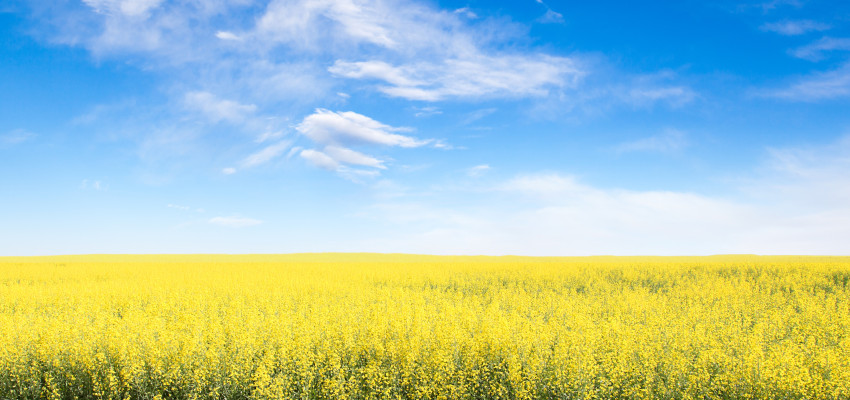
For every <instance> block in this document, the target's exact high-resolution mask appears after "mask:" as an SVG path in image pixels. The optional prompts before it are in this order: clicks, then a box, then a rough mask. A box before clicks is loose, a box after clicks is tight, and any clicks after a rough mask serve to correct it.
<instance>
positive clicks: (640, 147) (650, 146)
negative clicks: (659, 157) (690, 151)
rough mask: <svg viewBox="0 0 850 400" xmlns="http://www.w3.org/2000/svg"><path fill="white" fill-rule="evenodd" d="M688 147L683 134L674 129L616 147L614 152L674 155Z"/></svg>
mask: <svg viewBox="0 0 850 400" xmlns="http://www.w3.org/2000/svg"><path fill="white" fill-rule="evenodd" d="M687 146H688V140H687V137H686V136H685V133H684V132H682V131H679V130H676V129H667V130H665V131H664V132H662V133H660V134H658V135H653V136H649V137H645V138H641V139H638V140H635V141H631V142H625V143H621V144H620V145H618V146H617V147H616V148H615V150H616V151H617V152H618V153H629V152H654V153H675V152H678V151H680V150H682V149H683V148H685V147H687Z"/></svg>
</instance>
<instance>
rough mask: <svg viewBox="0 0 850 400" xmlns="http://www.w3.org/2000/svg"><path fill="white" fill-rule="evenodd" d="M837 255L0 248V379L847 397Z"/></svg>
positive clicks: (380, 393) (5, 387)
mask: <svg viewBox="0 0 850 400" xmlns="http://www.w3.org/2000/svg"><path fill="white" fill-rule="evenodd" d="M848 286H850V257H790V256H788V257H759V256H713V257H567V258H536V257H440V256H415V255H375V254H295V255H242V256H239V255H234V256H226V255H185V256H183V255H174V256H165V255H163V256H57V257H2V258H0V398H3V399H279V398H287V399H289V398H291V399H695V398H700V399H702V398H711V399H715V398H717V399H739V398H741V399H743V398H750V399H804V398H805V399H838V398H844V399H846V398H850V287H848Z"/></svg>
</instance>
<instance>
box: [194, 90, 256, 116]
mask: <svg viewBox="0 0 850 400" xmlns="http://www.w3.org/2000/svg"><path fill="white" fill-rule="evenodd" d="M184 102H185V104H186V107H188V108H189V109H192V110H195V111H199V112H201V113H203V114H204V116H206V117H207V118H209V119H210V120H211V121H213V122H219V121H227V122H232V123H240V122H244V121H245V120H246V119H247V118H248V117H250V116H251V115H252V114H254V113H255V112H256V111H257V106H256V105H254V104H240V103H238V102H235V101H232V100H226V99H221V98H218V97H217V96H215V95H214V94H212V93H209V92H202V91H195V92H189V93H186V95H185V97H184Z"/></svg>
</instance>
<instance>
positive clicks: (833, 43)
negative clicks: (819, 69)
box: [791, 37, 850, 61]
mask: <svg viewBox="0 0 850 400" xmlns="http://www.w3.org/2000/svg"><path fill="white" fill-rule="evenodd" d="M833 51H850V38H833V37H823V38H821V39H819V40H817V41H815V42H813V43H811V44H807V45H805V46H803V47H799V48H796V49H794V50H791V55H793V56H794V57H797V58H802V59H806V60H809V61H820V60H823V59H824V58H826V54H827V53H829V52H833Z"/></svg>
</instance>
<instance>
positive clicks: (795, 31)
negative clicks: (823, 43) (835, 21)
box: [761, 20, 831, 36]
mask: <svg viewBox="0 0 850 400" xmlns="http://www.w3.org/2000/svg"><path fill="white" fill-rule="evenodd" d="M830 28H831V26H830V25H829V24H824V23H821V22H816V21H811V20H799V21H780V22H770V23H766V24H764V25H762V26H761V30H763V31H765V32H775V33H778V34H780V35H785V36H796V35H802V34H805V33H808V32H819V31H825V30H827V29H830Z"/></svg>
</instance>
